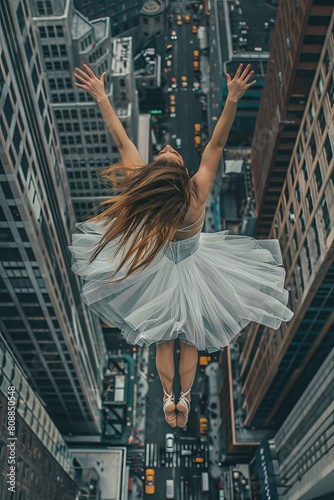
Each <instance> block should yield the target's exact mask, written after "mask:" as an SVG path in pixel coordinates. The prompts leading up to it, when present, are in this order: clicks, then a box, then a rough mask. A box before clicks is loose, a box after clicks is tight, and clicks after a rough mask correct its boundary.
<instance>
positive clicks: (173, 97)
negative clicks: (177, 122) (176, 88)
mask: <svg viewBox="0 0 334 500" xmlns="http://www.w3.org/2000/svg"><path fill="white" fill-rule="evenodd" d="M169 100H170V104H172V105H174V106H175V94H170V96H169Z"/></svg>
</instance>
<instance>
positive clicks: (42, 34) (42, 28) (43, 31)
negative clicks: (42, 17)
mask: <svg viewBox="0 0 334 500" xmlns="http://www.w3.org/2000/svg"><path fill="white" fill-rule="evenodd" d="M39 36H40V37H41V38H46V36H47V35H46V29H45V26H40V27H39Z"/></svg>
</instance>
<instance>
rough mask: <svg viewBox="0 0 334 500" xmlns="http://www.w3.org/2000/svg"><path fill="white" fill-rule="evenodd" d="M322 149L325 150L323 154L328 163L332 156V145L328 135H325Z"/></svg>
mask: <svg viewBox="0 0 334 500" xmlns="http://www.w3.org/2000/svg"><path fill="white" fill-rule="evenodd" d="M324 151H325V154H326V157H327V163H328V165H329V164H330V162H331V160H332V158H333V147H332V144H331V141H330V138H329V135H327V137H326V140H325V143H324Z"/></svg>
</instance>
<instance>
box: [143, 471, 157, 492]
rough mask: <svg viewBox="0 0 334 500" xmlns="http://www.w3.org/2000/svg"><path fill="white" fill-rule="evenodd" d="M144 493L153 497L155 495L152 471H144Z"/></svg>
mask: <svg viewBox="0 0 334 500" xmlns="http://www.w3.org/2000/svg"><path fill="white" fill-rule="evenodd" d="M145 493H146V494H147V495H153V494H154V493H155V473H154V469H146V472H145Z"/></svg>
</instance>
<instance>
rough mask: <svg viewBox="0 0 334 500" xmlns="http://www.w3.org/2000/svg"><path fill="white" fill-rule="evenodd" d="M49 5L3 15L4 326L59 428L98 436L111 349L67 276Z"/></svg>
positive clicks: (67, 229) (0, 302)
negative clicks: (47, 35) (46, 31)
mask: <svg viewBox="0 0 334 500" xmlns="http://www.w3.org/2000/svg"><path fill="white" fill-rule="evenodd" d="M42 4H43V5H42ZM49 4H51V2H33V3H32V2H31V3H29V2H28V1H27V0H23V1H14V2H11V1H5V2H2V3H1V7H0V22H1V27H2V29H1V33H0V74H1V88H0V124H1V130H0V198H1V208H0V223H1V239H0V297H1V299H0V317H1V319H0V325H1V330H2V333H3V335H4V338H5V340H6V341H7V342H8V344H9V346H10V348H11V349H12V351H13V352H14V354H15V356H16V358H17V360H18V361H19V363H20V364H21V368H22V370H23V371H24V373H25V374H26V376H27V379H28V381H29V383H30V385H31V387H32V388H33V389H34V390H35V391H36V392H37V393H38V395H39V396H40V397H41V398H42V399H43V401H44V402H45V405H46V406H47V409H48V412H49V414H50V415H51V417H52V418H53V420H54V421H55V423H56V425H57V426H58V428H59V430H60V431H61V432H62V433H74V434H75V433H85V434H99V432H100V430H101V422H100V419H101V417H100V413H101V412H100V408H101V401H100V384H101V379H102V370H103V365H104V358H105V354H106V352H105V344H104V341H103V336H102V332H101V327H100V324H99V321H98V320H97V319H96V317H95V316H93V315H91V313H90V311H89V310H88V309H86V308H85V307H83V305H82V303H81V298H80V283H79V281H78V279H77V277H76V276H75V275H74V274H73V273H71V272H69V271H70V267H71V262H70V258H69V252H68V249H67V245H68V244H69V241H70V234H71V232H72V230H73V228H74V212H73V207H72V203H71V197H70V190H69V186H68V182H67V176H66V174H65V165H64V160H63V157H62V154H61V143H60V137H59V135H58V133H57V127H56V122H55V117H54V111H53V109H52V106H51V103H50V100H49V99H50V97H49V96H50V94H49V89H48V82H47V79H46V76H45V73H44V70H43V62H42V57H43V54H42V50H41V45H40V39H39V36H38V30H37V29H36V24H35V21H34V19H33V14H34V13H33V12H32V7H34V8H38V9H39V8H42V7H43V6H44V7H45V9H46V10H45V15H48V14H49V12H48V9H49ZM52 4H54V5H55V6H57V8H60V6H61V2H54V3H53V2H52ZM60 14H61V12H60V11H59V12H57V15H60ZM52 28H54V29H55V31H54V32H53V34H54V35H55V36H60V35H61V32H60V31H59V30H60V28H61V26H60V25H59V27H58V28H55V27H54V26H52ZM62 36H65V33H63V34H62ZM68 45H69V44H68V43H66V42H65V41H63V43H61V44H60V43H59V44H57V45H55V46H54V50H56V49H57V51H58V50H59V53H58V57H59V59H58V63H60V62H61V61H62V60H63V62H64V63H65V62H66V61H68V56H66V57H65V56H62V54H61V51H63V53H64V54H65V52H66V53H67V50H68ZM52 47H53V46H52V45H51V48H50V50H53V48H52ZM62 58H64V59H62ZM55 62H56V60H54V63H55ZM64 92H65V91H64ZM63 107H64V112H65V110H66V109H67V111H69V109H70V106H69V104H64V106H63ZM71 112H72V111H71ZM76 112H77V111H76ZM72 137H73V136H72Z"/></svg>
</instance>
